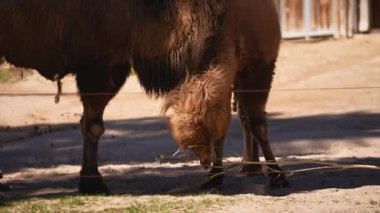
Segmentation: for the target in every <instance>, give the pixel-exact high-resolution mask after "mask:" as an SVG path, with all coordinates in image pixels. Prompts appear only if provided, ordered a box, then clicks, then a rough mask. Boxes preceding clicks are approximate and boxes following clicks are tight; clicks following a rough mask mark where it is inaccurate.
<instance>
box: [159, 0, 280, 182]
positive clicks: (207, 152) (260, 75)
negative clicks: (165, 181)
mask: <svg viewBox="0 0 380 213" xmlns="http://www.w3.org/2000/svg"><path fill="white" fill-rule="evenodd" d="M253 14H254V17H251V15H253ZM236 23H239V24H240V23H244V26H242V25H239V24H236ZM234 24H235V25H234ZM232 25H234V26H235V27H233V26H232ZM222 32H223V39H222V40H221V41H222V42H221V45H220V50H219V51H218V55H217V56H216V57H215V58H214V59H213V61H212V65H211V66H210V67H209V69H208V70H206V71H205V72H204V73H202V74H199V75H195V76H192V77H189V78H188V79H187V80H186V81H185V82H184V83H183V84H181V85H180V86H178V88H176V89H175V90H174V91H172V92H171V93H170V94H169V95H168V97H167V98H166V100H165V104H164V107H163V110H164V111H167V110H168V109H169V108H173V111H174V113H173V115H171V116H170V117H169V126H170V130H171V133H172V135H173V137H174V139H175V141H176V142H177V144H178V146H179V147H180V148H182V149H186V148H190V149H191V150H192V151H194V152H195V154H196V155H197V156H198V157H199V159H200V162H201V164H202V165H203V166H205V167H208V166H209V165H210V164H211V162H213V167H212V170H211V171H210V174H209V176H211V177H213V178H214V179H213V181H211V182H209V183H205V184H203V185H202V187H203V188H205V189H208V188H210V187H211V188H213V187H218V186H219V185H220V184H221V183H222V179H223V175H222V172H223V169H222V157H223V141H224V138H225V135H226V133H227V129H228V126H229V122H230V118H231V112H230V105H231V93H232V91H231V87H232V86H233V87H234V88H235V89H236V95H235V101H236V105H237V108H238V112H239V116H240V119H241V123H242V126H243V129H244V141H245V152H244V162H246V163H247V164H246V165H245V166H243V168H242V172H243V173H247V174H255V173H257V172H259V171H261V166H260V165H258V164H257V162H259V155H258V144H260V146H261V148H262V150H263V154H264V156H265V158H266V160H267V161H269V162H271V163H275V158H274V155H273V153H272V151H271V148H270V146H269V141H268V138H267V123H266V112H265V105H266V102H267V98H268V94H269V90H270V87H271V83H272V79H273V73H274V67H275V62H276V59H277V54H278V50H279V43H280V30H279V25H278V20H277V15H276V11H275V8H274V5H273V2H272V1H259V2H258V1H235V2H234V3H231V4H230V5H229V10H228V11H227V14H226V18H225V22H224V25H223V27H222ZM231 50H232V51H233V52H231ZM249 162H253V164H249ZM269 167H270V169H271V170H272V171H271V172H270V174H269V175H270V176H271V178H272V182H271V184H272V186H286V185H287V181H286V179H285V175H284V174H283V173H282V172H281V171H282V169H281V168H280V167H279V166H278V165H276V164H270V165H269Z"/></svg>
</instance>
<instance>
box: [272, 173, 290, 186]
mask: <svg viewBox="0 0 380 213" xmlns="http://www.w3.org/2000/svg"><path fill="white" fill-rule="evenodd" d="M286 187H289V182H288V180H287V179H286V176H285V174H277V175H276V176H273V177H271V180H270V188H272V189H279V188H286Z"/></svg>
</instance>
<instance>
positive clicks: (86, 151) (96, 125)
mask: <svg viewBox="0 0 380 213" xmlns="http://www.w3.org/2000/svg"><path fill="white" fill-rule="evenodd" d="M103 110H104V107H99V105H96V104H95V102H91V101H90V102H88V101H85V102H84V115H83V117H82V120H81V127H82V134H83V138H84V144H83V159H82V169H81V171H80V182H79V191H80V192H81V193H85V194H99V193H105V194H108V193H109V190H108V188H107V186H106V185H105V184H104V182H103V178H102V176H101V175H100V173H99V171H98V157H97V155H98V144H99V138H100V137H101V135H102V134H103V132H104V126H103V118H102V117H103Z"/></svg>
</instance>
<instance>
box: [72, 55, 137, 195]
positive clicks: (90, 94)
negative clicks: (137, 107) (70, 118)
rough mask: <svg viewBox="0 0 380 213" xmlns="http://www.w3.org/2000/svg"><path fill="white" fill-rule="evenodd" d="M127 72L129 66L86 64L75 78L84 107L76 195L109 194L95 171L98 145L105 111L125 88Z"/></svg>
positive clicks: (96, 62) (99, 175) (91, 62)
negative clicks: (80, 157) (80, 164)
mask: <svg viewBox="0 0 380 213" xmlns="http://www.w3.org/2000/svg"><path fill="white" fill-rule="evenodd" d="M129 71H130V65H129V64H128V63H126V64H120V65H119V64H118V65H113V66H108V65H106V64H103V63H100V62H98V61H89V62H88V63H85V64H83V65H82V67H81V71H80V72H78V74H77V84H78V88H79V91H80V92H81V99H82V104H83V117H82V120H81V127H82V134H83V138H84V145H83V159H82V169H81V171H80V181H79V191H80V192H82V193H85V194H108V193H109V192H110V191H109V190H108V188H107V186H106V185H105V184H104V182H103V178H102V176H101V174H100V173H99V170H98V144H99V139H100V137H101V136H102V134H103V133H104V125H103V113H104V109H105V108H106V106H107V104H108V102H109V101H110V100H111V99H112V98H113V97H114V96H115V95H116V93H117V92H118V91H119V89H120V88H121V86H122V85H123V84H124V82H125V80H126V77H127V76H128V74H129Z"/></svg>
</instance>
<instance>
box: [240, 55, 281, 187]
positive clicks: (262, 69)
mask: <svg viewBox="0 0 380 213" xmlns="http://www.w3.org/2000/svg"><path fill="white" fill-rule="evenodd" d="M273 70H274V64H268V63H266V62H260V61H259V62H256V63H255V65H254V67H253V68H251V69H247V70H242V71H240V72H239V73H238V76H237V84H238V85H239V86H240V87H239V89H240V90H243V91H244V90H245V91H244V92H239V91H238V96H237V97H238V101H239V103H240V104H241V108H242V110H243V112H244V114H245V115H246V117H247V122H248V127H249V129H250V132H251V135H252V136H253V138H252V144H254V141H253V140H255V141H256V142H257V143H258V144H259V145H260V147H261V149H262V152H263V154H264V157H265V160H266V161H267V162H268V168H269V176H270V177H271V186H286V185H287V181H286V177H285V174H284V173H283V170H282V169H281V168H280V167H279V166H278V164H277V163H276V160H275V157H274V155H273V152H272V150H271V147H270V144H269V140H268V136H267V119H266V112H265V105H266V102H267V99H268V95H269V90H270V87H271V83H272V79H273ZM257 154H258V153H257V147H254V146H252V154H251V155H248V157H249V158H250V159H251V160H253V161H255V160H258V155H257ZM256 155H257V156H256ZM254 158H256V159H254Z"/></svg>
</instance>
